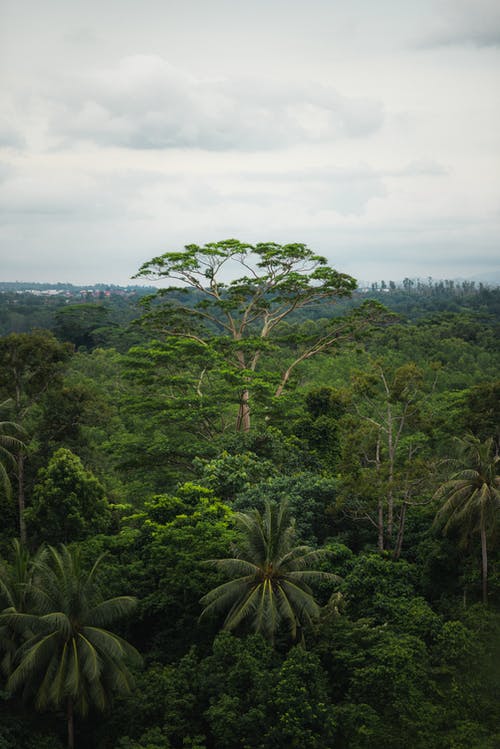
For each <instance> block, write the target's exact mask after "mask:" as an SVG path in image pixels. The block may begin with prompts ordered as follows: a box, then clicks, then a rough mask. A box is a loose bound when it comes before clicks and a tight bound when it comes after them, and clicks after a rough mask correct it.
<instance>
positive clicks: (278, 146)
mask: <svg viewBox="0 0 500 749" xmlns="http://www.w3.org/2000/svg"><path fill="white" fill-rule="evenodd" d="M0 8H1V11H0V13H1V17H0V89H1V90H0V259H1V264H0V280H11V281H12V280H28V281H70V282H73V283H84V284H85V283H95V282H106V283H120V284H127V283H129V282H130V277H131V276H132V275H133V274H134V273H135V272H136V271H137V270H138V268H139V266H140V265H141V263H143V262H144V261H146V260H148V259H150V258H151V257H153V256H155V255H158V254H161V253H163V252H166V251H172V250H178V249H180V248H181V247H182V246H183V245H185V244H188V243H192V242H195V243H204V242H210V241H216V240H219V239H226V238H228V237H236V238H238V239H241V240H242V241H247V242H253V241H276V242H282V243H285V242H305V243H307V244H308V245H309V246H311V247H312V248H313V249H315V250H317V251H319V252H321V253H323V254H325V255H326V256H327V257H328V258H329V259H330V261H331V262H332V264H333V265H334V266H335V267H337V268H338V269H339V270H341V271H343V272H347V273H351V274H352V275H354V276H356V277H357V278H358V279H361V280H378V279H394V280H398V279H402V278H403V277H404V276H412V277H416V276H421V277H427V276H429V275H430V276H433V277H434V278H441V277H458V276H462V277H474V276H475V277H481V276H486V275H488V274H489V273H491V272H492V271H495V270H496V271H498V266H499V262H498V261H499V251H500V241H499V240H500V179H499V166H500V93H499V92H500V3H499V2H498V0H419V1H418V2H415V0H411V1H410V0H349V1H348V0H343V1H342V2H341V1H340V0H338V1H336V0H307V2H306V0H252V2H248V1H247V2H243V1H242V0H240V1H238V0H85V2H83V1H82V2H70V1H69V0H44V1H43V2H41V0H15V1H13V0H0ZM499 280H500V279H499Z"/></svg>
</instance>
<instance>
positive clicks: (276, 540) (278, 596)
mask: <svg viewBox="0 0 500 749" xmlns="http://www.w3.org/2000/svg"><path fill="white" fill-rule="evenodd" d="M235 523H236V526H237V527H238V528H239V530H240V531H241V534H242V535H241V541H240V544H239V547H238V549H237V554H236V556H235V557H234V558H232V559H214V560H209V561H208V564H212V565H214V566H215V567H217V568H218V569H219V570H221V571H222V572H224V573H226V574H227V575H228V576H230V577H231V578H232V579H231V580H229V581H228V582H225V583H223V584H222V585H219V586H218V587H216V588H214V589H213V590H211V591H210V592H209V593H207V594H206V595H205V596H203V598H202V599H201V603H202V604H203V605H204V606H205V609H204V611H203V613H202V617H204V616H206V615H207V614H210V613H219V612H227V613H226V618H225V620H224V624H223V628H224V629H227V630H232V629H235V628H236V627H237V626H238V625H239V624H240V623H241V622H242V621H243V620H245V619H250V620H251V625H252V627H253V629H254V630H255V631H257V632H261V633H262V634H263V635H264V636H265V637H267V638H268V639H270V640H271V641H272V640H273V639H274V635H275V633H276V632H277V630H278V629H279V627H280V625H281V624H282V623H286V624H287V626H288V628H289V631H290V634H291V636H292V638H293V639H294V640H296V639H297V633H298V631H299V630H301V629H302V627H304V625H306V624H310V623H311V622H312V621H314V620H315V619H317V618H318V616H319V611H320V609H319V606H318V604H317V603H316V601H315V600H314V597H313V593H312V591H311V589H310V587H309V583H310V582H314V581H318V580H329V581H332V580H335V581H338V580H339V578H338V577H337V575H333V574H331V573H328V572H319V571H317V570H314V569H311V566H312V565H314V563H315V562H317V561H318V560H320V559H321V558H324V556H325V555H326V554H327V552H326V551H325V550H316V551H315V550H313V549H311V548H310V547H308V546H294V539H295V522H294V520H293V518H291V516H290V512H289V510H288V506H287V504H286V503H285V502H282V503H281V505H276V504H275V503H271V502H266V505H265V509H264V512H263V514H262V515H261V513H260V512H259V511H258V510H253V511H251V512H249V513H237V514H236V515H235Z"/></svg>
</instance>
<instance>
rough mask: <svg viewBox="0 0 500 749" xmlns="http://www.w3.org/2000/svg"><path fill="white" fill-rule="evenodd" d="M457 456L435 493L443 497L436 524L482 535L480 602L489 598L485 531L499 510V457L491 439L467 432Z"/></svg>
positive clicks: (465, 534)
mask: <svg viewBox="0 0 500 749" xmlns="http://www.w3.org/2000/svg"><path fill="white" fill-rule="evenodd" d="M458 443H459V457H458V459H456V460H452V461H450V462H451V464H452V465H453V467H454V468H455V469H456V470H455V472H454V473H453V474H452V476H451V477H450V479H449V480H448V481H446V482H445V483H444V484H442V486H440V487H439V489H438V490H437V491H436V493H435V495H434V496H435V498H436V499H442V500H444V503H443V505H442V507H441V508H440V509H439V510H438V512H437V514H436V519H435V523H436V524H437V525H440V526H441V527H442V528H443V531H444V532H445V533H446V532H447V531H448V530H450V529H451V528H452V527H454V526H459V527H460V529H461V532H462V537H463V538H464V539H465V538H466V537H467V535H468V534H469V533H471V532H472V533H474V532H479V535H480V538H481V569H482V592H483V603H486V602H487V600H488V546H487V537H488V533H489V532H490V531H491V530H493V528H494V527H495V525H496V523H497V522H498V517H499V511H500V476H498V466H499V460H500V459H499V456H498V455H495V450H494V442H493V439H491V438H490V439H487V440H486V441H485V442H481V441H480V440H479V439H478V438H477V437H474V436H473V435H468V436H467V437H465V438H464V439H461V440H458Z"/></svg>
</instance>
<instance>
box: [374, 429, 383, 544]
mask: <svg viewBox="0 0 500 749" xmlns="http://www.w3.org/2000/svg"><path fill="white" fill-rule="evenodd" d="M375 470H376V471H377V475H380V433H379V436H378V438H377V447H376V452H375ZM377 483H379V482H377ZM377 531H378V537H377V546H378V550H379V551H383V550H384V503H383V501H382V497H380V496H379V499H378V503H377Z"/></svg>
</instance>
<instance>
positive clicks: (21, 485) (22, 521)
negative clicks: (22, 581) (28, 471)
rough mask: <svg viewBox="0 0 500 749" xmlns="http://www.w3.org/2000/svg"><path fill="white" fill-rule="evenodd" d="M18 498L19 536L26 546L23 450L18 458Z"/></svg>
mask: <svg viewBox="0 0 500 749" xmlns="http://www.w3.org/2000/svg"><path fill="white" fill-rule="evenodd" d="M17 483H18V490H17V498H18V506H19V536H20V539H21V543H22V544H23V545H25V544H26V521H25V519H24V509H25V505H26V502H25V497H24V453H23V451H22V450H20V451H19V454H18V456H17Z"/></svg>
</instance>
